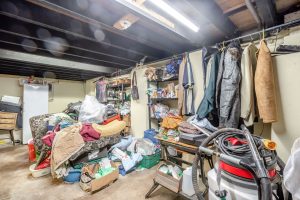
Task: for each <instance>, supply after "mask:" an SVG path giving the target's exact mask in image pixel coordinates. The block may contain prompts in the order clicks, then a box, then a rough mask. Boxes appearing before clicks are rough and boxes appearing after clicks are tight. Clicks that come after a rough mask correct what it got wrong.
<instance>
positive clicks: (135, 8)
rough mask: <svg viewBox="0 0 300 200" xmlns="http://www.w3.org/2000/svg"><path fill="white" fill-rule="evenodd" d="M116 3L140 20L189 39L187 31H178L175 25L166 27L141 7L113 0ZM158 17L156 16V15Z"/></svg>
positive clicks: (121, 0) (120, 0)
mask: <svg viewBox="0 0 300 200" xmlns="http://www.w3.org/2000/svg"><path fill="white" fill-rule="evenodd" d="M115 1H116V2H118V3H119V4H120V5H122V6H124V7H126V8H128V9H130V10H131V11H132V12H133V13H134V15H137V16H140V17H141V18H144V19H148V20H151V21H153V22H155V23H156V24H159V25H160V26H162V27H163V28H165V29H167V30H169V31H172V32H173V33H176V34H177V35H178V36H180V37H182V38H185V39H188V40H190V39H191V34H188V33H187V31H186V30H187V29H182V30H181V29H179V28H178V27H177V26H176V25H174V27H172V25H168V23H166V22H164V21H162V20H159V19H158V18H157V17H154V16H153V15H151V14H150V13H148V12H145V10H144V9H142V8H141V7H138V6H135V5H133V4H131V3H128V1H127V0H115ZM157 15H158V14H157Z"/></svg>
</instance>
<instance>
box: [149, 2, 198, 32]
mask: <svg viewBox="0 0 300 200" xmlns="http://www.w3.org/2000/svg"><path fill="white" fill-rule="evenodd" d="M149 1H150V2H151V3H152V4H154V5H155V6H157V7H158V8H160V9H161V10H163V11H164V12H166V13H167V14H169V15H170V16H172V17H173V18H174V19H176V20H177V21H179V22H181V23H182V24H183V25H185V26H186V27H188V28H190V29H192V30H193V31H194V32H198V31H199V27H197V26H196V25H195V24H194V23H193V22H191V21H190V20H189V19H187V18H186V17H185V16H183V15H182V14H180V13H179V12H178V11H176V10H175V9H174V8H172V7H171V6H169V5H168V4H167V3H165V2H164V1H163V0H149Z"/></svg>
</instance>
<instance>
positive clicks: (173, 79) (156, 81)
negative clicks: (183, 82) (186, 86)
mask: <svg viewBox="0 0 300 200" xmlns="http://www.w3.org/2000/svg"><path fill="white" fill-rule="evenodd" d="M170 81H178V76H174V77H172V78H170V79H167V80H153V81H149V82H150V83H161V82H170Z"/></svg>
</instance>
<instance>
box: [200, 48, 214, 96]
mask: <svg viewBox="0 0 300 200" xmlns="http://www.w3.org/2000/svg"><path fill="white" fill-rule="evenodd" d="M215 52H217V49H216V48H211V47H203V48H202V71H203V77H204V78H203V89H204V91H205V90H206V74H207V65H208V62H209V60H210V57H211V55H212V54H213V53H215Z"/></svg>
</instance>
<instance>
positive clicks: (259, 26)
mask: <svg viewBox="0 0 300 200" xmlns="http://www.w3.org/2000/svg"><path fill="white" fill-rule="evenodd" d="M245 3H246V6H247V8H248V9H249V11H250V12H251V14H252V16H253V18H254V19H255V21H256V23H257V24H258V28H261V25H262V23H261V20H260V17H259V15H258V13H257V11H256V9H255V8H254V6H253V4H252V2H251V0H245Z"/></svg>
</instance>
